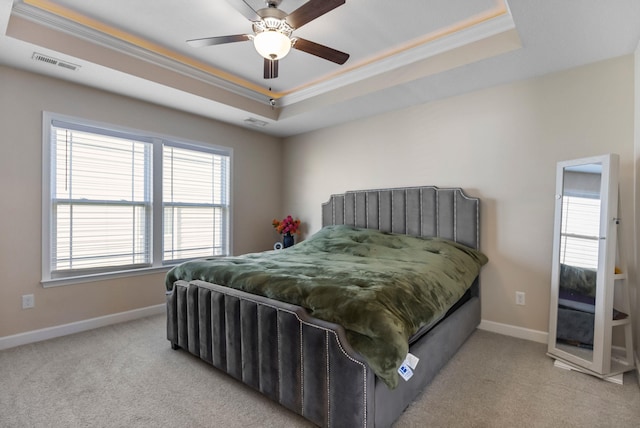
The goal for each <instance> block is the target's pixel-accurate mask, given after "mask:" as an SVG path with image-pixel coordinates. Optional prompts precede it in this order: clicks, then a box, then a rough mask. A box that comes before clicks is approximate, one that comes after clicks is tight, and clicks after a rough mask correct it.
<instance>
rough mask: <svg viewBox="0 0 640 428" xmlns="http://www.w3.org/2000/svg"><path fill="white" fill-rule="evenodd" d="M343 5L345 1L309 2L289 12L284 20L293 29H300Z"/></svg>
mask: <svg viewBox="0 0 640 428" xmlns="http://www.w3.org/2000/svg"><path fill="white" fill-rule="evenodd" d="M344 3H345V0H309V1H308V2H306V3H305V4H303V5H302V6H300V7H299V8H297V9H296V10H294V11H293V12H291V13H290V14H289V16H287V17H286V18H285V20H286V21H287V23H288V24H289V25H291V26H292V27H293V28H300V27H302V26H303V25H305V24H307V23H309V22H311V21H313V20H314V19H316V18H317V17H319V16H322V15H324V14H325V13H327V12H330V11H332V10H333V9H335V8H336V7H338V6H341V5H343V4H344Z"/></svg>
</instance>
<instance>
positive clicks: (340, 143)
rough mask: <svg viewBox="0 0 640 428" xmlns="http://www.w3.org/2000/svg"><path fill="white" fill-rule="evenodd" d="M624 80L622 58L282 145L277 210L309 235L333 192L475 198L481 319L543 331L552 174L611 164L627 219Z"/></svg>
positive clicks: (630, 66)
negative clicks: (521, 300)
mask: <svg viewBox="0 0 640 428" xmlns="http://www.w3.org/2000/svg"><path fill="white" fill-rule="evenodd" d="M633 77H634V59H633V56H631V55H629V56H625V57H621V58H617V59H612V60H608V61H604V62H600V63H596V64H592V65H588V66H584V67H579V68H575V69H571V70H568V71H564V72H559V73H555V74H551V75H547V76H544V77H541V78H536V79H532V80H527V81H523V82H517V83H513V84H507V85H502V86H498V87H494V88H490V89H486V90H482V91H478V92H475V93H471V94H467V95H462V96H458V97H454V98H450V99H445V100H442V101H438V102H433V103H429V104H425V105H420V106H415V107H411V108H407V109H405V110H401V111H396V112H392V113H387V114H384V115H380V116H378V117H373V118H369V119H364V120H360V121H357V122H352V123H348V124H345V125H342V126H338V127H334V128H330V129H323V130H319V131H315V132H311V133H308V134H304V135H301V136H297V137H293V138H289V139H286V140H285V162H286V165H287V169H286V173H285V176H284V183H285V195H286V196H285V207H286V208H287V211H288V212H290V213H292V214H295V215H296V216H299V217H300V218H301V219H302V220H303V221H304V222H306V226H307V231H308V232H314V231H316V230H318V228H320V226H321V218H320V204H321V203H322V202H324V201H326V200H327V199H328V197H329V195H330V194H332V193H341V192H343V191H345V190H356V189H368V188H379V187H390V186H412V185H437V186H440V187H447V186H455V187H463V188H464V189H466V190H467V192H468V193H469V194H470V195H472V196H477V197H480V198H482V205H481V210H482V232H481V247H482V249H483V250H484V251H485V252H486V254H487V255H488V256H489V259H490V262H489V264H488V265H487V266H486V267H485V268H484V270H483V273H482V317H483V319H484V320H487V321H493V322H498V323H504V324H509V325H513V326H518V327H523V328H527V329H532V330H537V331H542V332H546V331H547V329H548V316H549V291H550V277H551V249H552V236H553V212H554V193H555V170H556V163H557V162H558V161H561V160H567V159H573V158H580V157H586V156H593V155H599V154H603V153H608V152H614V153H618V154H619V155H620V158H621V166H620V167H621V176H620V180H621V196H622V211H623V212H622V218H623V219H625V218H626V219H631V218H633V217H632V213H633V206H634V202H633V173H634V161H633V159H634V157H633V155H634V142H633V137H634V135H633V109H634V98H633ZM632 223H633V222H631V221H629V222H623V226H622V227H623V231H624V234H625V235H626V236H627V237H628V238H630V237H631V236H632V232H633V225H632ZM627 241H630V239H627ZM632 245H633V243H632V242H627V243H626V247H627V249H628V251H627V254H628V255H630V254H633V253H632V252H631V248H632ZM516 291H524V292H525V293H526V306H516V305H515V292H516Z"/></svg>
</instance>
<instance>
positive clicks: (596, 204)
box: [560, 195, 600, 269]
mask: <svg viewBox="0 0 640 428" xmlns="http://www.w3.org/2000/svg"><path fill="white" fill-rule="evenodd" d="M599 225H600V199H596V198H592V197H582V196H569V195H564V196H563V197H562V231H561V240H560V242H561V248H560V262H561V263H563V264H568V265H572V266H578V267H582V268H588V269H596V268H597V267H598V246H599V245H600V240H599V236H600V229H599Z"/></svg>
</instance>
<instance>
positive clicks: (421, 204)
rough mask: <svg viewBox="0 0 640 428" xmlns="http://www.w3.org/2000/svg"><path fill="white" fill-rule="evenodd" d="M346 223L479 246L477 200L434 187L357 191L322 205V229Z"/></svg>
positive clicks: (453, 190) (457, 192)
mask: <svg viewBox="0 0 640 428" xmlns="http://www.w3.org/2000/svg"><path fill="white" fill-rule="evenodd" d="M333 224H346V225H350V226H355V227H362V228H369V229H379V230H382V231H385V232H392V233H402V234H406V235H413V236H438V237H442V238H446V239H450V240H452V241H456V242H459V243H461V244H464V245H467V246H469V247H471V248H476V249H477V248H479V246H480V200H479V199H477V198H470V197H468V196H466V195H465V194H464V192H463V191H462V189H459V188H448V189H439V188H437V187H434V186H423V187H404V188H397V189H379V190H358V191H352V192H346V193H344V194H340V195H332V196H331V198H330V199H329V201H328V202H325V203H324V204H322V226H323V227H324V226H328V225H333Z"/></svg>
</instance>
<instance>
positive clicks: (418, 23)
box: [0, 0, 640, 136]
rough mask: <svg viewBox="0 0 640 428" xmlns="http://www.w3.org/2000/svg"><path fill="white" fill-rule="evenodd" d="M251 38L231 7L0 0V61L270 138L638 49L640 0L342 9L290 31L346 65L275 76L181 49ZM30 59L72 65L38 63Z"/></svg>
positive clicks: (425, 2)
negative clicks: (344, 57)
mask: <svg viewBox="0 0 640 428" xmlns="http://www.w3.org/2000/svg"><path fill="white" fill-rule="evenodd" d="M305 1H306V0H283V1H282V4H281V6H280V8H281V9H282V10H284V11H285V12H287V13H290V12H292V11H293V10H295V9H297V8H298V7H300V6H301V5H302V4H304V3H305ZM246 2H247V3H248V4H249V5H251V6H252V7H253V8H254V9H259V8H261V7H263V5H264V3H262V0H246ZM249 33H251V23H250V22H249V21H248V20H247V19H246V18H245V17H244V16H242V15H241V14H240V13H239V12H238V11H237V10H236V9H234V8H233V7H232V6H231V5H230V4H229V3H227V2H226V1H225V0H190V1H184V0H182V1H180V0H136V1H132V0H110V1H101V2H100V1H86V0H14V1H12V0H0V64H5V65H9V66H13V67H17V68H21V69H26V70H30V71H33V72H36V73H41V74H45V75H50V76H54V77H58V78H61V79H66V80H71V81H75V82H78V83H81V84H86V85H89V86H93V87H97V88H101V89H105V90H109V91H113V92H116V93H121V94H125V95H128V96H133V97H137V98H140V99H143V100H147V101H150V102H154V103H158V104H161V105H166V106H170V107H175V108H178V109H182V110H185V111H188V112H193V113H196V114H200V115H203V116H207V117H211V118H215V119H218V120H222V121H226V122H229V123H233V124H236V125H239V126H247V127H252V128H253V129H256V130H259V131H260V132H265V133H268V134H271V135H276V136H290V135H295V134H299V133H302V132H307V131H310V130H314V129H318V128H322V127H326V126H332V125H336V124H339V123H344V122H347V121H351V120H354V119H358V118H362V117H367V116H371V115H375V114H379V113H383V112H386V111H390V110H395V109H400V108H403V107H407V106H411V105H415V104H421V103H426V102H429V101H433V100H437V99H441V98H445V97H450V96H454V95H457V94H461V93H465V92H469V91H473V90H477V89H481V88H485V87H489V86H493V85H497V84H502V83H507V82H511V81H515V80H520V79H526V78H531V77H534V76H538V75H542V74H546V73H549V72H553V71H559V70H563V69H567V68H571V67H575V66H579V65H583V64H587V63H591V62H595V61H599V60H603V59H606V58H611V57H616V56H620V55H624V54H628V53H632V52H633V51H634V50H635V48H636V46H637V45H638V40H639V39H640V1H638V0H610V1H601V0H509V1H508V4H507V3H506V1H505V0H403V1H381V0H346V3H345V4H343V5H341V6H339V7H337V8H336V9H334V10H332V11H330V12H328V13H327V14H325V15H323V16H321V17H319V18H317V19H316V20H314V21H312V22H310V23H308V24H307V25H305V26H303V27H302V28H299V29H297V30H296V31H295V32H294V36H298V37H302V38H305V39H307V40H311V41H314V42H316V43H320V44H323V45H326V46H329V47H331V48H334V49H338V50H340V51H344V52H347V53H349V54H350V55H351V56H350V58H349V60H348V61H347V62H346V63H345V64H344V65H342V66H340V65H336V64H334V63H332V62H329V61H326V60H323V59H320V58H318V57H315V56H312V55H310V54H307V53H305V52H301V51H296V50H292V51H291V53H290V54H289V55H288V56H287V57H286V58H284V59H282V60H281V61H280V72H279V77H278V78H277V79H270V80H265V79H263V78H262V58H261V57H260V56H259V55H258V54H257V53H256V52H255V50H254V48H253V45H252V43H251V42H238V43H232V44H226V45H218V46H209V47H204V48H193V47H191V46H189V45H187V43H186V42H185V41H186V40H187V39H194V38H202V37H209V36H222V35H233V34H249ZM34 52H37V53H40V54H44V55H48V56H51V57H54V58H56V59H59V60H62V61H64V62H67V63H71V64H75V65H79V66H80V67H79V68H78V69H77V70H76V71H71V70H69V69H67V68H64V67H58V66H54V65H51V64H47V63H44V62H39V61H34V60H33V59H32V55H33V53H34ZM271 100H273V101H271ZM272 102H273V104H275V105H274V106H272V105H271V104H272ZM248 118H253V119H256V120H259V121H262V122H263V123H266V125H264V126H262V127H255V126H254V125H250V124H248V123H247V122H245V120H246V119H248Z"/></svg>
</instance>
